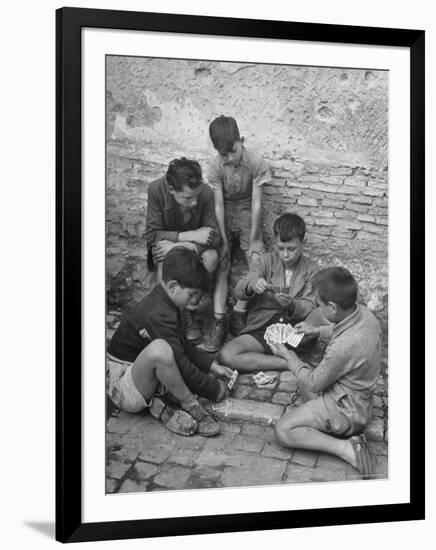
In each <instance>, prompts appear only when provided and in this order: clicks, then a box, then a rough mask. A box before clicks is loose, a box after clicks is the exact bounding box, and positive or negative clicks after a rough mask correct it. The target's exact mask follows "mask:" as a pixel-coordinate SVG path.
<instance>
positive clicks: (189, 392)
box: [107, 248, 232, 436]
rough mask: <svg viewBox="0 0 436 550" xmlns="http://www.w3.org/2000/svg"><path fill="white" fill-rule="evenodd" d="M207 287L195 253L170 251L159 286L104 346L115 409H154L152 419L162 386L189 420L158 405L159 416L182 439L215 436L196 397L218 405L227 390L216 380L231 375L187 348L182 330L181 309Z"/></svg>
mask: <svg viewBox="0 0 436 550" xmlns="http://www.w3.org/2000/svg"><path fill="white" fill-rule="evenodd" d="M206 284H207V271H206V269H205V267H204V265H203V263H202V261H201V259H200V258H199V256H198V255H197V254H196V252H194V251H191V250H187V249H184V248H175V249H173V250H171V251H170V252H168V254H167V255H166V257H165V260H164V262H163V266H162V283H161V284H159V285H158V286H156V287H155V288H154V289H153V290H152V292H151V293H150V294H149V295H148V296H146V297H145V298H144V299H143V300H142V301H141V302H140V303H139V304H138V305H136V306H135V307H134V308H133V309H132V311H131V312H130V313H128V314H127V315H126V316H125V317H124V318H123V319H122V321H121V323H120V325H119V327H118V329H117V330H116V332H115V334H114V335H113V337H112V340H111V342H110V344H109V347H108V360H107V370H108V381H109V397H110V398H111V399H112V401H113V402H114V403H115V405H117V406H118V407H119V408H121V409H123V410H125V411H127V412H130V413H136V412H139V411H141V410H143V409H145V408H147V407H150V406H152V404H153V407H154V408H152V409H151V411H150V412H152V414H153V411H155V410H156V409H159V406H158V402H159V399H156V403H153V400H155V397H153V396H155V394H156V392H159V389H162V388H161V387H162V386H163V387H164V388H165V389H166V390H168V391H169V392H170V393H171V394H172V396H174V397H175V398H176V399H177V400H178V402H179V403H180V405H181V407H182V408H183V409H184V410H185V411H187V412H188V413H189V415H187V414H186V413H185V412H183V411H181V410H177V409H174V408H171V407H170V406H167V407H165V408H164V407H163V405H162V406H161V407H160V409H161V410H158V416H160V418H161V420H163V422H164V423H165V425H166V426H167V427H168V429H170V430H172V431H175V432H176V433H181V434H182V435H192V434H193V433H194V432H195V431H197V433H199V434H201V435H205V436H210V435H215V434H216V433H218V431H219V425H218V424H217V423H216V422H215V420H214V419H213V418H212V416H210V414H209V413H208V412H207V411H206V410H205V409H204V408H203V407H202V406H201V404H200V403H199V402H198V400H197V399H196V397H194V394H198V395H199V396H202V397H206V398H208V399H211V400H212V401H220V400H222V399H224V398H225V397H226V395H227V393H228V390H227V386H226V384H225V383H224V381H222V380H218V379H217V377H218V376H219V377H223V378H230V377H231V375H232V371H231V370H230V369H228V368H227V367H224V366H222V365H220V364H219V363H218V362H217V361H214V360H213V359H212V358H211V357H210V356H209V355H208V354H207V353H205V352H202V351H201V350H199V349H197V348H196V347H195V346H193V345H191V344H189V343H188V342H187V341H186V340H185V338H184V335H183V332H182V330H181V324H180V309H181V308H183V307H185V306H186V305H187V304H189V302H190V301H191V300H197V299H198V295H199V294H200V293H201V291H202V290H204V289H205V288H206ZM162 409H163V410H162ZM191 417H192V418H191ZM193 419H194V420H193Z"/></svg>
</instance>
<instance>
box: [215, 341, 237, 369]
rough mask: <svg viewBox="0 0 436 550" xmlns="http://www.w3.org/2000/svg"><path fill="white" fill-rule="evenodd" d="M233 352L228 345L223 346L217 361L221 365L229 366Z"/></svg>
mask: <svg viewBox="0 0 436 550" xmlns="http://www.w3.org/2000/svg"><path fill="white" fill-rule="evenodd" d="M233 356H234V354H233V352H232V349H231V347H230V346H229V345H225V346H224V347H223V348H222V350H221V351H220V352H219V354H218V360H219V362H220V363H222V364H223V365H230V364H231V363H232V360H233Z"/></svg>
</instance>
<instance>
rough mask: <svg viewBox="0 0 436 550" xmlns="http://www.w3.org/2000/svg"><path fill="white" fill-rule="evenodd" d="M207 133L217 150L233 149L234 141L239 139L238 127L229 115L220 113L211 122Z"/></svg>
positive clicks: (226, 150)
mask: <svg viewBox="0 0 436 550" xmlns="http://www.w3.org/2000/svg"><path fill="white" fill-rule="evenodd" d="M209 135H210V139H211V140H212V143H213V146H214V147H215V149H216V150H217V151H224V152H226V153H227V152H228V151H231V150H232V149H233V145H234V144H235V141H240V139H241V137H240V135H239V128H238V125H237V123H236V120H235V119H234V118H233V117H231V116H224V115H221V116H219V117H218V118H216V119H215V120H214V121H212V122H211V124H210V126H209Z"/></svg>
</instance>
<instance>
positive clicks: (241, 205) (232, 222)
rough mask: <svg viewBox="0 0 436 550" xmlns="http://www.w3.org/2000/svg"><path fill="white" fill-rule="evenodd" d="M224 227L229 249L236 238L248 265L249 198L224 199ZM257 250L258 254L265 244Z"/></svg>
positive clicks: (261, 251)
mask: <svg viewBox="0 0 436 550" xmlns="http://www.w3.org/2000/svg"><path fill="white" fill-rule="evenodd" d="M224 212H225V227H226V237H227V241H228V243H229V250H231V249H232V245H233V242H234V241H235V240H236V239H238V240H239V246H240V247H241V250H243V251H244V253H245V256H246V257H247V261H248V264H249V265H250V262H251V258H250V257H249V249H250V234H251V199H248V200H244V201H225V204H224ZM256 252H258V254H259V255H261V254H263V253H264V252H265V246H264V245H262V249H261V250H259V251H256Z"/></svg>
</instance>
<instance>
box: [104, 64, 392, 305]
mask: <svg viewBox="0 0 436 550" xmlns="http://www.w3.org/2000/svg"><path fill="white" fill-rule="evenodd" d="M388 76H389V75H388V73H387V72H384V71H374V70H368V69H342V68H321V67H300V66H283V65H259V64H252V63H224V62H213V61H210V62H209V61H208V62H205V61H193V60H174V59H157V58H139V57H122V56H109V57H108V58H107V88H106V115H107V134H106V137H107V245H108V246H107V272H108V283H109V284H108V297H109V302H110V303H114V304H118V303H125V302H126V301H129V300H130V301H135V300H138V299H140V298H141V297H142V296H143V294H144V292H146V290H147V289H148V288H149V286H150V285H151V284H152V280H153V275H152V274H150V273H148V271H147V268H146V258H145V254H146V242H145V223H146V220H145V215H146V208H147V187H148V183H149V182H150V181H152V180H153V179H154V178H156V177H158V176H161V175H162V174H163V173H164V172H165V170H166V166H167V164H168V162H169V161H170V160H172V159H173V158H176V157H180V156H187V157H193V158H197V159H198V160H199V162H200V163H201V165H202V167H203V168H205V167H206V164H207V161H208V160H209V159H210V158H211V156H212V155H213V154H214V150H213V148H212V146H211V144H210V141H209V136H208V127H209V124H210V122H211V121H212V120H213V119H214V118H215V117H216V116H218V115H220V114H226V115H232V116H234V117H235V118H236V120H237V121H238V125H239V128H240V132H241V135H242V136H244V138H245V143H246V145H247V147H252V148H254V149H256V150H257V151H259V152H262V153H263V154H264V156H265V158H266V160H267V161H268V162H269V164H270V166H271V168H272V171H273V179H272V181H271V182H270V183H269V184H268V185H265V186H264V220H263V224H264V231H265V234H266V240H267V241H269V235H270V227H271V223H272V221H273V220H274V219H275V217H276V216H277V215H278V214H280V213H282V212H285V211H295V212H297V213H299V214H300V215H302V216H303V217H304V219H305V220H306V222H307V226H308V237H307V247H308V250H309V252H310V253H311V254H312V255H314V256H315V257H316V258H318V261H319V262H320V263H321V264H322V265H328V264H332V263H335V264H342V265H345V266H347V267H349V268H350V269H351V271H353V273H354V274H355V275H356V277H357V279H358V280H359V285H360V288H361V292H362V294H363V296H364V298H365V300H366V302H367V303H370V304H372V305H373V309H374V310H375V311H377V310H378V311H382V310H383V309H385V308H386V303H387V244H388V243H387V237H388Z"/></svg>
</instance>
